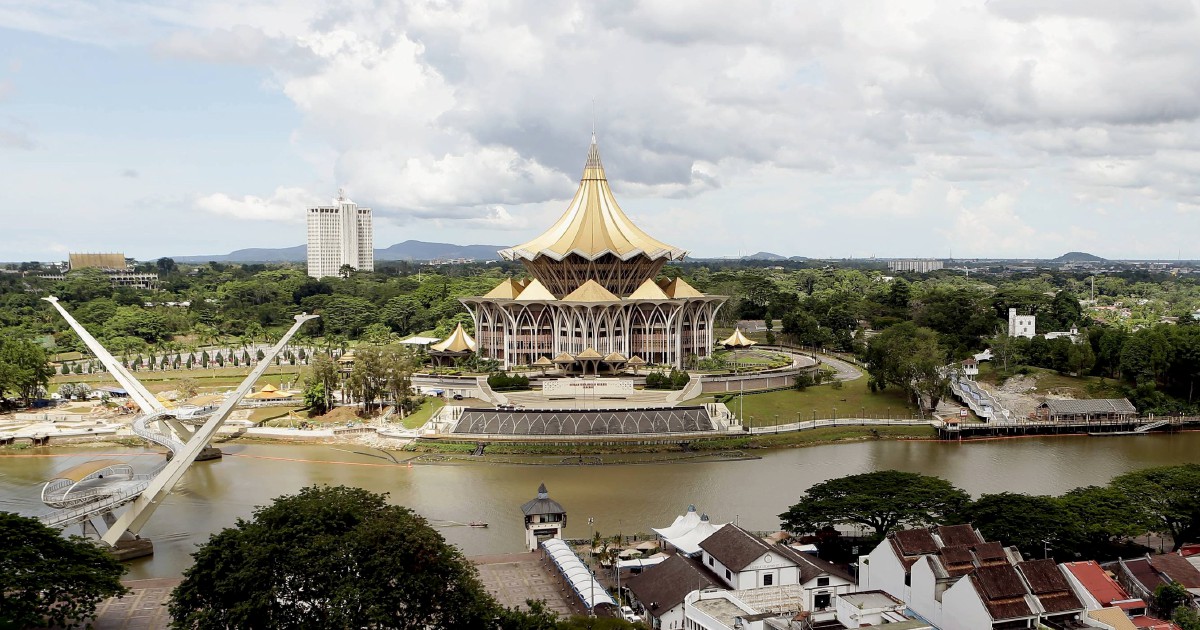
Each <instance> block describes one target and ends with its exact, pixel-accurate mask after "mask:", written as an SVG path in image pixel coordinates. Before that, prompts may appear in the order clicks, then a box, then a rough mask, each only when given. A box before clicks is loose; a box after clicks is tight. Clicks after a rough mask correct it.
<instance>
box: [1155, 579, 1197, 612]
mask: <svg viewBox="0 0 1200 630" xmlns="http://www.w3.org/2000/svg"><path fill="white" fill-rule="evenodd" d="M1191 599H1192V594H1191V593H1189V592H1188V590H1187V589H1186V588H1184V586H1183V585H1182V584H1180V583H1178V582H1171V583H1170V584H1159V585H1158V586H1157V587H1155V588H1154V601H1153V605H1154V610H1155V611H1156V612H1157V613H1158V614H1160V615H1162V616H1163V617H1164V618H1166V619H1170V618H1171V617H1172V616H1174V614H1175V611H1176V610H1178V609H1179V607H1180V606H1183V607H1185V608H1186V607H1187V606H1186V604H1187V603H1188V601H1190V600H1191Z"/></svg>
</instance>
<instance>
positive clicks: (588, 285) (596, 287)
mask: <svg viewBox="0 0 1200 630" xmlns="http://www.w3.org/2000/svg"><path fill="white" fill-rule="evenodd" d="M562 301H564V302H620V301H621V298H619V297H617V296H615V295H613V293H612V291H609V290H608V289H605V288H604V287H603V286H601V285H600V283H599V282H596V281H595V280H588V281H587V282H584V283H583V284H581V285H579V288H578V289H575V290H574V291H572V292H571V293H570V294H569V295H567V296H566V297H564V298H563V299H562Z"/></svg>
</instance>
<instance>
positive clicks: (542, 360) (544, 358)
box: [533, 354, 554, 365]
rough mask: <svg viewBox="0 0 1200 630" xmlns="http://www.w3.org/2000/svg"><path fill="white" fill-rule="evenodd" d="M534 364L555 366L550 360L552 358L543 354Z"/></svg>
mask: <svg viewBox="0 0 1200 630" xmlns="http://www.w3.org/2000/svg"><path fill="white" fill-rule="evenodd" d="M533 364H534V365H554V362H553V361H551V360H550V357H548V356H546V355H544V354H543V355H542V356H540V357H538V358H537V361H534V362H533Z"/></svg>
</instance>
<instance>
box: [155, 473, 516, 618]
mask: <svg viewBox="0 0 1200 630" xmlns="http://www.w3.org/2000/svg"><path fill="white" fill-rule="evenodd" d="M192 557H193V558H194V559H195V564H193V565H192V567H191V568H189V569H187V570H186V571H185V572H184V579H183V582H182V583H181V584H180V585H179V586H178V587H177V588H176V589H175V591H174V592H173V593H172V595H171V602H170V611H171V616H172V618H173V619H174V622H173V624H172V626H173V627H175V628H248V627H256V628H263V627H269V628H312V627H318V628H360V627H376V628H383V627H387V628H482V627H490V625H489V624H490V623H492V622H493V621H494V619H495V618H496V617H498V616H499V615H500V613H501V612H502V609H501V608H500V607H499V606H498V605H497V604H496V603H495V602H494V601H493V600H492V599H491V597H489V596H488V594H487V592H486V591H485V590H484V588H483V586H482V585H481V584H480V582H479V580H478V578H477V577H476V574H475V570H474V568H473V567H472V566H471V564H470V563H469V562H468V561H467V560H466V558H464V557H463V555H462V552H461V551H459V550H458V549H457V548H455V547H453V546H451V545H448V544H447V543H446V541H445V540H444V539H443V538H442V537H441V535H440V534H438V533H437V531H436V530H434V529H433V528H432V527H430V526H429V524H428V523H427V522H426V521H425V519H424V518H422V517H420V516H418V515H417V514H415V513H413V512H412V510H409V509H408V508H405V507H401V506H397V505H389V504H388V503H387V501H386V495H380V494H375V493H372V492H368V491H366V490H363V489H361V488H347V487H344V486H338V487H316V486H313V487H308V488H304V489H302V490H300V492H299V493H297V494H294V495H286V496H282V497H279V498H276V499H275V500H274V502H273V503H272V504H271V505H269V506H265V507H259V508H257V509H256V510H255V511H254V516H253V518H251V519H250V520H244V519H238V521H237V524H236V526H234V527H232V528H227V529H224V530H222V531H220V532H218V533H216V534H214V535H213V536H212V537H210V538H209V540H208V542H207V543H205V544H204V545H202V546H201V547H200V548H199V549H198V550H197V551H196V552H195V553H193V554H192Z"/></svg>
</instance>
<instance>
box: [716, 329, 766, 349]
mask: <svg viewBox="0 0 1200 630" xmlns="http://www.w3.org/2000/svg"><path fill="white" fill-rule="evenodd" d="M756 343H758V342H757V341H754V340H753V339H750V338H749V337H747V336H746V335H743V334H742V329H741V328H734V329H733V334H732V335H729V337H728V338H727V339H725V341H722V342H721V345H722V346H725V347H726V348H749V347H750V346H753V345H754V344H756Z"/></svg>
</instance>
